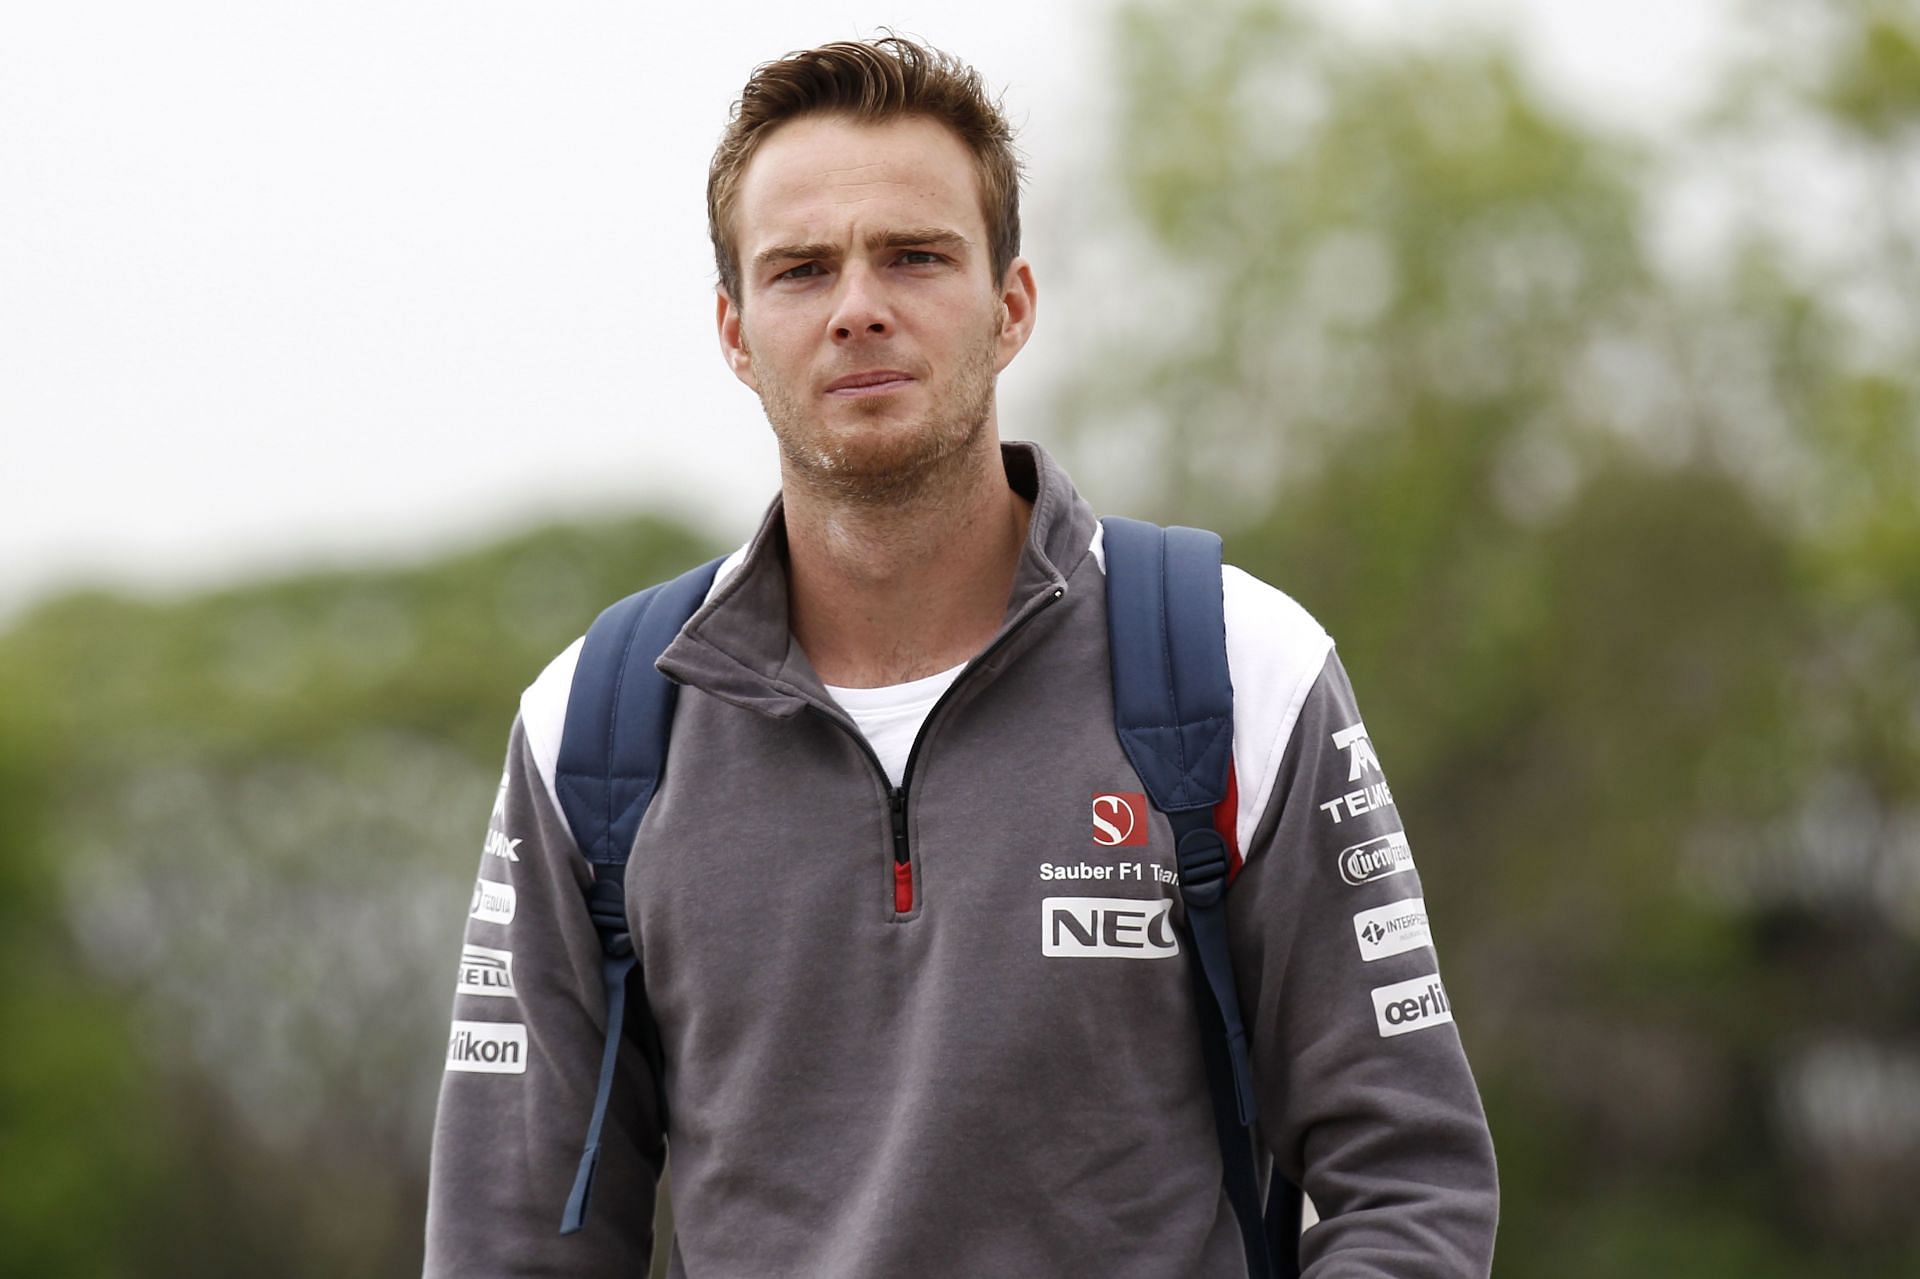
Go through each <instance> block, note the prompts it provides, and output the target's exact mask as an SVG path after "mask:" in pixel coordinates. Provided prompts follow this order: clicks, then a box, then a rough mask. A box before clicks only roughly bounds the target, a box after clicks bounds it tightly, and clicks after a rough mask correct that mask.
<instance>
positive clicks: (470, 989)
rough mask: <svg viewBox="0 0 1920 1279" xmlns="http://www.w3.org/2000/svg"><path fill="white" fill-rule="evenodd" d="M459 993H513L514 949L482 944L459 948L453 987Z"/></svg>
mask: <svg viewBox="0 0 1920 1279" xmlns="http://www.w3.org/2000/svg"><path fill="white" fill-rule="evenodd" d="M454 990H455V992H456V993H458V994H462V995H504V996H506V997H508V998H512V997H513V993H514V991H513V952H512V951H510V950H489V949H487V948H486V947H485V946H462V947H461V948H460V983H459V985H457V986H455V987H454Z"/></svg>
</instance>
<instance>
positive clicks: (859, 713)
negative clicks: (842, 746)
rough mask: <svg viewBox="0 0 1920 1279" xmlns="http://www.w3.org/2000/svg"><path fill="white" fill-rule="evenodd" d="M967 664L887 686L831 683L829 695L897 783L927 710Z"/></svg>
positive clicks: (905, 766) (924, 720) (905, 769)
mask: <svg viewBox="0 0 1920 1279" xmlns="http://www.w3.org/2000/svg"><path fill="white" fill-rule="evenodd" d="M966 665H967V664H966V663H965V662H962V663H960V665H958V666H956V667H954V668H953V669H951V670H945V671H941V672H940V673H939V674H938V675H929V676H927V677H926V678H925V679H915V680H908V681H907V682H906V683H904V684H888V685H887V686H886V687H884V688H839V687H836V686H835V685H832V684H829V685H827V696H829V697H831V698H833V700H834V701H836V702H838V703H840V707H841V709H842V710H844V711H846V713H847V714H848V715H850V716H851V717H852V718H853V722H854V724H855V725H856V726H857V727H858V728H859V729H860V732H861V733H862V734H863V735H864V736H865V737H866V739H867V743H868V745H870V746H872V747H873V753H874V754H876V755H878V756H879V757H880V766H881V767H882V768H884V769H886V770H887V780H888V781H889V782H891V783H892V784H893V785H894V786H896V787H897V786H899V785H900V778H901V775H902V774H904V773H905V772H906V771H907V756H908V755H910V754H912V753H913V739H914V738H916V737H918V736H919V735H920V725H921V724H923V723H925V722H926V719H927V712H928V711H930V710H932V709H933V704H934V703H935V702H937V701H939V700H940V694H942V693H944V692H946V691H947V686H948V685H949V684H951V683H953V681H954V680H955V679H956V678H958V677H959V674H960V672H961V671H963V670H965V669H966Z"/></svg>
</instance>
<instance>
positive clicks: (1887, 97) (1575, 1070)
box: [1056, 0, 1920, 1279]
mask: <svg viewBox="0 0 1920 1279" xmlns="http://www.w3.org/2000/svg"><path fill="white" fill-rule="evenodd" d="M1764 9H1765V11H1766V12H1765V13H1764V14H1762V13H1760V12H1759V11H1758V10H1756V12H1755V13H1754V15H1753V17H1754V19H1755V21H1754V23H1753V24H1751V27H1750V29H1749V31H1748V33H1747V34H1748V38H1747V41H1746V51H1745V53H1744V54H1743V55H1742V56H1741V57H1740V58H1738V59H1736V60H1735V61H1734V64H1733V66H1732V67H1731V69H1730V71H1729V73H1728V75H1727V79H1726V82H1725V84H1724V85H1723V86H1722V91H1721V92H1720V93H1719V94H1717V95H1716V97H1715V99H1714V106H1713V109H1712V110H1711V111H1709V112H1708V113H1706V114H1705V115H1703V116H1702V117H1701V118H1699V119H1697V120H1692V121H1687V122H1682V123H1680V124H1679V125H1677V126H1676V127H1675V129H1674V130H1673V131H1672V132H1671V133H1669V134H1663V135H1661V136H1659V137H1640V136H1629V135H1624V134H1619V133H1615V132H1611V131H1609V130H1607V129H1605V128H1603V127H1601V126H1598V125H1596V124H1594V123H1591V122H1586V121H1582V120H1579V119H1576V118H1574V117H1572V116H1571V115H1569V114H1567V113H1566V112H1565V111H1563V110H1560V109H1556V108H1555V107H1553V106H1552V105H1551V104H1550V102H1549V100H1548V99H1547V98H1546V96H1545V95H1543V94H1542V93H1541V92H1540V91H1539V90H1538V88H1537V87H1535V86H1534V85H1533V84H1532V83H1530V82H1529V80H1528V79H1527V77H1526V75H1525V74H1524V73H1523V70H1522V68H1521V66H1520V65H1519V64H1518V62H1517V60H1516V59H1515V57H1514V56H1513V55H1512V54H1511V53H1510V52H1508V51H1507V50H1505V49H1504V48H1502V47H1501V46H1500V45H1499V44H1498V43H1494V42H1489V41H1488V40H1487V39H1486V38H1485V37H1484V36H1475V37H1471V38H1466V39H1456V40H1453V41H1451V42H1445V41H1443V42H1438V43H1435V42H1431V41H1429V42H1426V43H1422V42H1418V41H1380V40H1372V41H1365V42H1362V41H1358V40H1356V39H1355V38H1353V37H1351V36H1347V35H1342V34H1340V33H1339V32H1338V31H1337V30H1335V29H1333V28H1331V27H1329V26H1328V25H1327V24H1326V23H1325V22H1323V21H1321V20H1318V19H1316V18H1314V17H1313V16H1311V14H1310V13H1309V12H1308V11H1307V10H1304V9H1301V8H1298V7H1295V6H1292V5H1289V4H1284V3H1274V2H1271V0H1211V2H1207V3H1182V4H1180V5H1177V6H1175V5H1170V4H1158V3H1143V4H1136V5H1133V6H1130V7H1129V8H1127V9H1126V10H1125V11H1124V13H1123V16H1122V21H1121V24H1120V31H1119V39H1118V43H1117V62H1118V68H1119V75H1120V81H1119V86H1118V98H1119V103H1120V107H1119V114H1120V124H1119V128H1118V130H1117V131H1116V135H1115V136H1116V138H1117V140H1118V142H1119V149H1118V151H1117V153H1116V155H1115V157H1114V159H1113V163H1112V179H1113V181H1112V185H1111V186H1104V185H1098V184H1096V186H1095V188H1094V189H1095V190H1098V191H1102V192H1104V191H1106V190H1110V189H1114V188H1117V189H1118V190H1119V191H1120V192H1122V193H1123V194H1124V199H1123V200H1122V201H1120V202H1119V203H1118V204H1117V205H1111V206H1107V207H1106V208H1105V209H1104V210H1100V211H1095V210H1088V211H1085V214H1084V218H1083V219H1082V218H1078V217H1077V218H1076V220H1075V224H1076V225H1077V226H1083V227H1088V228H1091V229H1090V230H1087V231H1086V232H1085V233H1084V235H1082V236H1080V237H1078V240H1077V242H1078V243H1079V245H1080V246H1081V247H1082V252H1084V254H1085V256H1086V257H1087V259H1088V261H1087V262H1086V263H1085V264H1083V265H1082V267H1081V270H1083V271H1084V272H1085V273H1086V274H1087V275H1089V276H1091V277H1093V278H1103V269H1102V266H1101V263H1103V262H1110V263H1117V264H1118V266H1117V268H1115V269H1113V270H1112V271H1111V273H1110V274H1109V275H1106V276H1105V277H1104V278H1107V279H1109V280H1110V285H1109V287H1110V288H1111V289H1112V290H1114V291H1115V292H1116V294H1117V295H1118V298H1119V300H1117V301H1116V302H1115V303H1114V304H1113V305H1111V306H1108V307H1107V308H1105V310H1104V312H1103V314H1105V315H1110V316H1115V317H1119V318H1117V319H1116V320H1115V321H1114V322H1113V325H1112V327H1111V328H1110V329H1108V330H1106V331H1105V332H1103V333H1102V334H1100V335H1099V336H1098V338H1096V339H1094V340H1092V341H1091V342H1090V343H1089V345H1090V347H1091V349H1092V351H1093V352H1094V354H1093V355H1092V357H1091V358H1089V359H1088V360H1087V362H1086V364H1085V366H1084V368H1083V369H1082V370H1081V372H1080V373H1079V374H1078V375H1077V376H1075V377H1073V378H1071V379H1069V380H1068V381H1067V382H1066V383H1065V384H1064V385H1063V386H1062V387H1061V389H1060V393H1059V396H1058V399H1057V402H1056V411H1057V420H1058V421H1060V422H1062V423H1063V424H1065V427H1066V429H1067V430H1068V433H1069V439H1070V441H1071V448H1070V452H1071V453H1072V454H1073V456H1074V458H1075V465H1076V470H1078V471H1079V472H1081V473H1082V474H1083V475H1085V476H1086V477H1087V478H1088V479H1089V482H1090V487H1092V488H1094V490H1095V493H1096V497H1097V499H1108V500H1105V501H1103V502H1102V503H1101V504H1103V505H1109V506H1112V505H1126V504H1133V505H1145V506H1147V507H1149V508H1150V509H1154V510H1157V512H1158V514H1159V515H1161V516H1162V517H1163V518H1167V519H1174V520H1182V521H1186V522H1196V523H1205V524H1211V525H1213V526H1215V527H1221V528H1224V529H1225V530H1226V531H1227V532H1228V534H1229V536H1228V551H1229V555H1230V557H1231V558H1233V559H1234V560H1235V561H1236V562H1238V563H1240V564H1242V565H1243V566H1245V567H1246V568H1248V569H1250V570H1251V571H1254V572H1256V573H1260V574H1262V575H1263V576H1266V577H1267V578H1268V579H1269V580H1272V581H1274V582H1277V583H1279V584H1280V585H1282V586H1283V587H1284V588H1285V589H1287V590H1289V591H1290V592H1291V593H1293V594H1294V595H1296V596H1297V597H1298V598H1299V599H1300V600H1301V601H1302V602H1303V603H1304V604H1305V605H1306V606H1307V607H1308V608H1309V609H1310V610H1312V611H1313V612H1315V613H1316V614H1317V615H1318V616H1319V617H1320V618H1321V620H1322V621H1323V622H1324V623H1325V624H1326V625H1327V626H1328V628H1329V629H1330V630H1331V631H1332V632H1333V633H1334V635H1335V636H1336V638H1337V639H1338V640H1339V642H1340V645H1341V649H1342V652H1343V654H1344V656H1345V659H1346V662H1347V664H1348V666H1349V668H1350V669H1351V670H1352V671H1353V674H1354V678H1355V681H1356V684H1357V686H1358V687H1359V689H1360V694H1361V699H1362V702H1363V704H1364V705H1365V706H1367V707H1368V708H1369V709H1368V712H1367V713H1368V722H1369V725H1370V726H1371V727H1373V728H1374V730H1375V740H1376V741H1378V742H1380V743H1381V744H1382V750H1383V758H1385V759H1386V762H1387V764H1388V766H1389V769H1390V771H1391V773H1392V775H1393V777H1394V782H1395V792H1396V795H1397V796H1399V797H1400V800H1401V808H1402V811H1403V812H1405V813H1406V814H1408V815H1409V816H1408V820H1409V823H1410V833H1411V834H1412V836H1413V839H1414V844H1415V847H1416V849H1417V850H1420V852H1421V858H1422V862H1423V864H1424V865H1425V866H1427V867H1428V880H1429V882H1428V899H1429V901H1431V902H1433V903H1434V909H1435V912H1436V916H1437V918H1438V920H1439V927H1440V929H1441V936H1442V939H1443V944H1442V952H1443V955H1444V957H1445V961H1444V962H1445V963H1446V966H1447V969H1448V971H1449V973H1450V975H1451V982H1450V984H1452V985H1453V986H1455V987H1456V988H1457V989H1458V995H1457V999H1456V1003H1457V1006H1458V1007H1460V1008H1461V1009H1462V1010H1463V1011H1462V1022H1463V1026H1464V1028H1465V1029H1464V1033H1465V1034H1466V1036H1467V1038H1468V1041H1469V1048H1470V1050H1471V1051H1472V1053H1473V1055H1474V1060H1475V1063H1476V1067H1477V1069H1478V1071H1479V1073H1480V1075H1481V1078H1482V1083H1483V1087H1484V1089H1485V1092H1486V1095H1487V1100H1488V1103H1489V1107H1490V1112H1491V1115H1492V1121H1493V1124H1494V1128H1495V1136H1496V1140H1497V1142H1498V1144H1499V1147H1500V1151H1501V1155H1502V1164H1503V1170H1504V1174H1505V1175H1504V1177H1503V1181H1504V1183H1505V1187H1506V1211H1505V1224H1504V1226H1503V1234H1502V1243H1501V1258H1502V1261H1501V1266H1500V1269H1501V1272H1502V1273H1507V1274H1515V1275H1535V1274H1552V1275H1556V1276H1574V1277H1579V1276H1594V1277H1595V1279H1598V1277H1599V1276H1616V1275H1623V1274H1679V1273H1685V1274H1688V1275H1703V1276H1704V1275H1722V1274H1724V1275H1735V1274H1737V1275H1742V1276H1766V1275H1781V1276H1786V1275H1799V1276H1805V1275H1810V1274H1820V1275H1827V1274H1831V1275H1841V1274H1858V1273H1886V1274H1891V1273H1895V1272H1899V1273H1920V1232H1916V1228H1915V1223H1914V1221H1913V1217H1912V1213H1911V1202H1910V1201H1911V1193H1910V1191H1911V1187H1912V1186H1914V1185H1916V1184H1920V945H1917V943H1920V803H1917V802H1916V801H1920V754H1916V751H1920V682H1916V681H1917V680H1920V648H1916V627H1915V623H1916V621H1917V620H1920V591H1916V589H1915V579H1916V574H1920V519H1917V518H1916V516H1917V515H1920V508H1917V507H1916V496H1917V495H1920V394H1917V389H1920V383H1917V382H1916V371H1920V275H1916V271H1915V268H1916V263H1920V255H1917V254H1916V248H1917V247H1920V244H1917V237H1920V207H1916V197H1915V193H1916V191H1920V183H1917V182H1916V178H1920V80H1917V79H1916V75H1915V69H1916V68H1917V67H1920V58H1917V56H1916V51H1920V22H1917V21H1916V15H1915V13H1914V12H1913V11H1912V10H1911V9H1897V8H1895V7H1892V6H1886V5H1876V4H1856V5H1849V6H1838V7H1834V6H1827V7H1821V6H1764ZM1825 184H1836V185H1837V186H1838V187H1839V189H1840V190H1841V192H1842V194H1841V195H1839V196H1835V197H1830V198H1829V199H1828V200H1827V201H1826V202H1825V203H1824V204H1823V205H1822V206H1821V207H1820V208H1819V209H1816V210H1814V211H1812V212H1811V213H1810V211H1809V210H1808V209H1807V208H1806V207H1804V206H1803V205H1800V204H1796V202H1795V200H1794V197H1795V195H1796V194H1797V193H1798V192H1800V191H1802V190H1807V189H1815V188H1819V187H1821V186H1823V185H1825ZM1768 192H1778V193H1779V197H1780V198H1776V199H1768V198H1767V193H1768ZM1079 212H1081V211H1076V213H1079ZM1703 219H1704V221H1705V229H1704V232H1703V229H1702V225H1701V224H1702V221H1703ZM1822 235H1824V236H1826V237H1829V238H1835V237H1837V238H1838V239H1840V240H1841V241H1842V243H1841V244H1840V245H1839V246H1837V248H1836V246H1833V245H1826V244H1822V243H1821V242H1820V237H1821V236H1822ZM1116 499H1117V500H1116Z"/></svg>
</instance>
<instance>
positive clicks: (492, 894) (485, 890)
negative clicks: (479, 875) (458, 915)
mask: <svg viewBox="0 0 1920 1279" xmlns="http://www.w3.org/2000/svg"><path fill="white" fill-rule="evenodd" d="M515 896H516V894H515V893H514V891H513V885H512V884H501V883H496V882H495V881H493V880H491V879H476V880H474V881H473V905H471V906H469V907H468V908H467V914H468V916H469V917H470V918H473V919H477V920H479V921H480V922H481V923H483V924H511V923H512V922H513V904H514V899H515Z"/></svg>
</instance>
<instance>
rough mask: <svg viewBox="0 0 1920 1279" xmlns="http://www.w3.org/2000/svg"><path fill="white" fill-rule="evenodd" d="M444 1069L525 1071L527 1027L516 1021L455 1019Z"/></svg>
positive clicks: (498, 1072) (480, 1072)
mask: <svg viewBox="0 0 1920 1279" xmlns="http://www.w3.org/2000/svg"><path fill="white" fill-rule="evenodd" d="M447 1069H448V1070H459V1071H465V1072H467V1073H468V1074H475V1075H524V1074H526V1073H527V1028H526V1027H525V1026H523V1025H521V1024H520V1023H519V1022H492V1021H456V1022H454V1023H453V1033H452V1034H451V1035H450V1036H448V1038H447Z"/></svg>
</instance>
